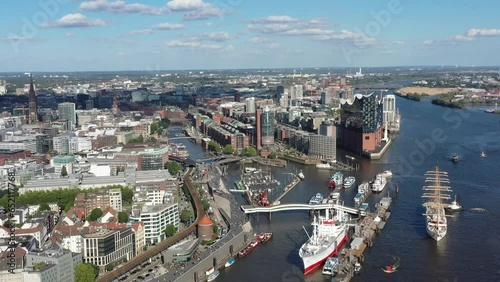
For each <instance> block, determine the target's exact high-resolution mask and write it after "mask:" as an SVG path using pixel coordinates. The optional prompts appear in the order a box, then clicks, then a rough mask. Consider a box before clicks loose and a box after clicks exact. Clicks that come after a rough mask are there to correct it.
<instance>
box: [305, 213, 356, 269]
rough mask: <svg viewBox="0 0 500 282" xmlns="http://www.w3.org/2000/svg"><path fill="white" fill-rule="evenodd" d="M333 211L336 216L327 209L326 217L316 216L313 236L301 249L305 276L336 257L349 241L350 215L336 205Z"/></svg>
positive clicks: (313, 224) (313, 223)
mask: <svg viewBox="0 0 500 282" xmlns="http://www.w3.org/2000/svg"><path fill="white" fill-rule="evenodd" d="M332 209H333V210H334V213H335V214H334V215H332V213H331V212H330V210H329V209H327V210H325V216H321V215H316V216H314V220H313V222H312V226H313V234H312V235H311V236H309V234H308V237H309V239H308V240H307V242H305V243H304V244H303V245H302V246H301V247H300V250H299V256H300V258H301V259H302V262H303V264H304V273H305V274H307V273H309V272H311V271H312V270H314V269H315V268H317V267H318V266H320V265H321V264H322V263H323V262H325V261H326V260H327V259H328V258H329V257H332V256H334V255H336V254H337V253H338V252H339V251H340V249H341V248H342V246H343V245H344V243H345V242H346V241H347V238H348V237H347V230H348V225H347V222H349V219H350V218H349V215H348V214H347V213H345V212H344V211H343V210H341V209H340V208H338V207H336V206H334V205H332ZM304 230H305V229H304ZM306 233H307V232H306Z"/></svg>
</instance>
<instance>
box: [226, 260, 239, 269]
mask: <svg viewBox="0 0 500 282" xmlns="http://www.w3.org/2000/svg"><path fill="white" fill-rule="evenodd" d="M235 261H236V260H235V259H234V258H230V259H228V260H227V262H226V264H225V265H224V267H226V268H228V267H230V266H231V265H233V263H234V262H235Z"/></svg>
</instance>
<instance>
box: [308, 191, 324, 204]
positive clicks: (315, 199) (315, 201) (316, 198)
mask: <svg viewBox="0 0 500 282" xmlns="http://www.w3.org/2000/svg"><path fill="white" fill-rule="evenodd" d="M323 198H324V197H323V194H321V193H317V194H316V195H314V196H313V197H312V198H311V199H310V200H309V205H317V204H321V201H323Z"/></svg>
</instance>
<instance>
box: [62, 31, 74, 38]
mask: <svg viewBox="0 0 500 282" xmlns="http://www.w3.org/2000/svg"><path fill="white" fill-rule="evenodd" d="M64 36H66V37H73V36H75V35H74V34H73V32H66V33H65V34H64Z"/></svg>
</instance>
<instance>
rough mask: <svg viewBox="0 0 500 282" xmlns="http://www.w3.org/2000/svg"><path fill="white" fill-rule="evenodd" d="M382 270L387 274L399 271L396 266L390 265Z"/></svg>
mask: <svg viewBox="0 0 500 282" xmlns="http://www.w3.org/2000/svg"><path fill="white" fill-rule="evenodd" d="M382 270H383V271H384V272H385V273H393V272H396V270H398V267H397V266H394V265H388V266H386V267H384V268H382Z"/></svg>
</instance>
